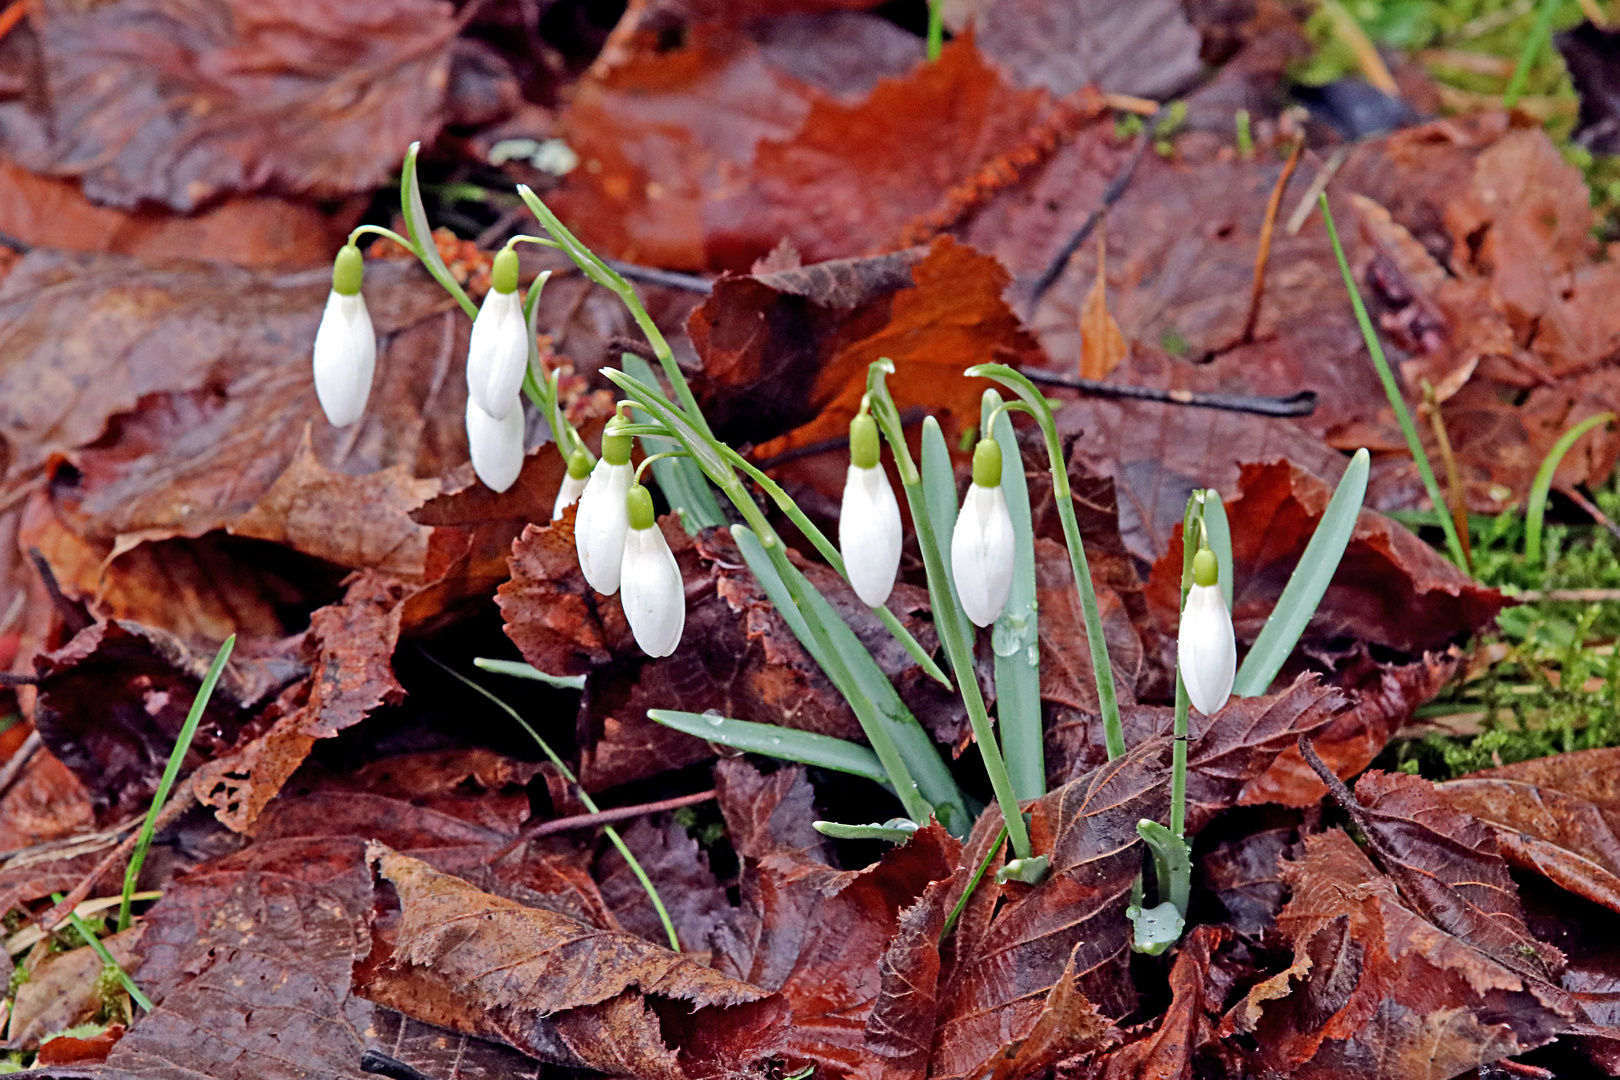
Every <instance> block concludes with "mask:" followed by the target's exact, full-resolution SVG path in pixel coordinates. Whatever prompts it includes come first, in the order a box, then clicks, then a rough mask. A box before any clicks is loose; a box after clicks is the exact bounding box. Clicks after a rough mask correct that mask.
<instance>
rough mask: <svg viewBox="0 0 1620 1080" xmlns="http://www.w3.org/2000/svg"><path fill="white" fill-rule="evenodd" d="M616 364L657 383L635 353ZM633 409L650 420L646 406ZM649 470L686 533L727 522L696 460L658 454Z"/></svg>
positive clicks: (636, 416)
mask: <svg viewBox="0 0 1620 1080" xmlns="http://www.w3.org/2000/svg"><path fill="white" fill-rule="evenodd" d="M619 366H620V367H621V368H623V369H624V370H625V372H626V373H627V374H629V375H630V376H632V377H633V378H636V379H640V380H641V381H642V382H644V383H646V384H647V385H648V386H657V385H658V378H657V376H655V375H654V374H653V369H652V365H651V364H649V363H647V361H645V360H643V359H642V358H641V357H639V356H637V355H636V354H635V353H624V354H622V355H621V356H620V358H619ZM632 412H633V413H634V419H635V420H636V422H637V423H641V424H646V423H650V422H652V416H651V415H650V414H649V413H648V412H647V411H646V410H645V409H633V410H632ZM652 473H653V478H654V479H656V480H657V481H658V488H659V490H660V491H662V492H663V493H664V500H665V501H666V502H668V503H669V505H670V507H671V508H672V509H674V510H675V511H677V512H678V513H679V514H680V516H681V526H682V527H683V528H685V529H686V531H687V533H688V534H690V535H696V534H697V533H698V532H699V531H700V530H702V529H706V528H708V527H710V526H713V525H724V524H725V523H726V516H725V514H723V513H722V512H721V511H720V503H719V502H718V501H717V500H716V499H715V497H714V489H713V488H712V487H710V486H709V481H708V478H707V477H705V476H704V475H703V470H702V469H700V468H698V464H697V462H695V461H693V460H692V459H691V458H659V459H658V460H657V461H655V462H653V463H652Z"/></svg>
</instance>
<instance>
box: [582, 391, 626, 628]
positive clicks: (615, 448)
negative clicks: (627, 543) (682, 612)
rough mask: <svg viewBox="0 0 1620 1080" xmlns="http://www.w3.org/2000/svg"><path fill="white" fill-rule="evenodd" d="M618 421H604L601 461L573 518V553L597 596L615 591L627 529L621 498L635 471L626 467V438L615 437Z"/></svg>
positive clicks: (610, 594) (621, 436)
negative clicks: (576, 554) (577, 555)
mask: <svg viewBox="0 0 1620 1080" xmlns="http://www.w3.org/2000/svg"><path fill="white" fill-rule="evenodd" d="M621 423H622V422H621V421H620V420H618V419H613V420H610V421H608V426H607V431H606V432H604V433H603V435H602V459H601V460H600V461H598V462H597V463H596V468H594V469H592V470H591V478H590V479H589V480H587V481H586V482H585V491H584V493H583V494H581V495H580V497H579V511H578V513H577V514H575V516H574V549H575V550H576V551H578V552H579V568H580V569H581V570H582V571H584V573H585V581H586V582H587V583H588V584H589V585H590V587H591V588H593V589H595V590H596V591H597V592H599V593H605V594H607V595H608V596H612V595H613V594H614V593H616V592H618V591H619V567H620V565H621V564H622V563H623V562H624V534H625V530H627V529H628V528H629V527H630V520H629V518H628V516H627V513H626V510H625V502H624V500H625V496H626V495H627V494H628V493H629V491H630V481H631V480H633V479H635V469H634V468H633V467H632V466H631V464H630V436H628V435H621V434H619V430H618V429H619V428H620V426H621Z"/></svg>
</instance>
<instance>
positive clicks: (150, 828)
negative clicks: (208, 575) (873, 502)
mask: <svg viewBox="0 0 1620 1080" xmlns="http://www.w3.org/2000/svg"><path fill="white" fill-rule="evenodd" d="M235 648H236V635H235V634H232V635H231V636H230V637H228V638H226V639H225V644H223V645H221V646H220V647H219V652H217V653H215V654H214V662H213V663H212V664H210V665H209V666H208V674H206V675H204V676H203V681H202V685H201V686H199V687H198V688H197V696H196V697H194V698H192V699H191V711H190V712H188V713H186V722H185V723H184V724H182V725H181V727H180V735H179V737H178V738H176V739H175V740H174V749H173V750H171V751H170V752H169V763H168V764H167V765H165V766H164V768H163V776H162V778H161V779H159V780H158V786H157V790H156V791H154V792H153V793H152V805H151V807H149V808H148V809H147V811H146V820H145V821H144V822H142V823H141V831H140V835H139V836H137V837H136V839H135V850H134V851H133V852H131V854H130V856H129V866H128V868H126V869H125V870H124V895H123V897H122V899H121V900H119V903H118V929H119V930H128V929H129V923H130V919H131V917H132V916H131V915H130V910H129V906H130V903H131V902H132V901H133V899H134V896H135V882H136V881H137V880H138V879H139V878H140V876H141V867H143V866H144V865H145V864H146V852H147V849H149V848H150V847H151V846H152V833H153V832H154V831H155V830H156V828H157V819H158V814H159V812H161V811H162V809H163V805H164V804H165V803H167V802H168V801H169V792H170V791H171V790H173V788H174V782H175V780H176V779H177V778H178V777H179V775H180V763H181V762H182V761H184V760H185V757H186V752H187V751H188V750H190V749H191V740H192V739H193V738H195V737H196V735H197V725H198V724H200V723H202V717H203V712H204V711H206V710H207V708H208V700H209V699H210V698H212V697H213V696H214V687H215V686H216V685H218V683H219V677H220V675H221V674H222V673H223V672H224V671H225V661H227V660H229V659H230V658H231V651H232V650H233V649H235ZM147 1007H148V1008H150V1007H151V1006H147Z"/></svg>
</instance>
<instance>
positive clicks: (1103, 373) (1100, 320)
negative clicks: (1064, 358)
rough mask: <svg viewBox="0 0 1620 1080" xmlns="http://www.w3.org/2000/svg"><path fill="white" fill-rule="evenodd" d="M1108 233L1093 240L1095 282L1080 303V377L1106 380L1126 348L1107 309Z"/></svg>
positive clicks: (1123, 338) (1123, 357) (1122, 336)
mask: <svg viewBox="0 0 1620 1080" xmlns="http://www.w3.org/2000/svg"><path fill="white" fill-rule="evenodd" d="M1107 243H1108V234H1107V233H1106V232H1103V233H1102V234H1100V238H1099V239H1098V241H1097V282H1096V284H1094V285H1092V287H1091V291H1090V292H1088V293H1087V294H1086V302H1085V303H1084V304H1082V305H1081V306H1080V377H1081V378H1082V379H1106V378H1108V376H1109V375H1110V374H1112V373H1113V370H1114V369H1115V368H1117V367H1119V365H1120V363H1121V362H1122V361H1123V360H1124V359H1125V356H1126V354H1127V353H1128V352H1129V351H1130V346H1129V345H1128V344H1126V342H1125V333H1124V331H1122V330H1120V328H1119V323H1118V322H1117V321H1115V319H1114V315H1113V312H1111V311H1109V310H1108V260H1107V253H1106V245H1107Z"/></svg>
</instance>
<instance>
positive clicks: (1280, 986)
mask: <svg viewBox="0 0 1620 1080" xmlns="http://www.w3.org/2000/svg"><path fill="white" fill-rule="evenodd" d="M1284 877H1285V880H1287V881H1288V882H1289V884H1290V885H1291V886H1292V888H1293V898H1292V899H1291V900H1290V901H1289V903H1288V906H1287V907H1286V908H1285V909H1284V911H1283V915H1282V918H1281V921H1280V927H1281V930H1282V932H1283V934H1284V935H1285V936H1286V937H1287V938H1288V939H1289V940H1290V941H1292V943H1293V946H1294V964H1293V966H1292V967H1290V968H1288V969H1287V970H1286V971H1284V972H1282V973H1280V974H1278V975H1275V976H1273V977H1272V978H1270V979H1267V980H1265V981H1264V982H1261V983H1260V984H1258V985H1257V986H1255V987H1254V988H1253V989H1252V990H1250V991H1249V994H1248V996H1247V997H1246V998H1245V999H1244V1000H1243V1001H1242V1002H1240V1003H1239V1004H1238V1005H1237V1006H1236V1007H1235V1008H1234V1009H1233V1010H1232V1011H1231V1012H1229V1013H1228V1014H1227V1017H1226V1019H1225V1021H1224V1022H1223V1024H1222V1029H1221V1034H1222V1036H1223V1037H1230V1036H1232V1035H1233V1034H1236V1033H1239V1032H1244V1033H1252V1035H1253V1037H1254V1039H1255V1045H1256V1046H1257V1049H1256V1050H1255V1052H1254V1053H1253V1054H1252V1058H1253V1061H1252V1067H1254V1068H1256V1069H1270V1070H1274V1071H1276V1072H1278V1073H1281V1074H1285V1075H1288V1076H1294V1077H1329V1076H1344V1075H1349V1074H1353V1075H1356V1076H1366V1077H1373V1078H1378V1077H1388V1078H1390V1080H1394V1078H1396V1077H1400V1078H1402V1080H1405V1078H1409V1077H1416V1078H1421V1080H1444V1078H1448V1077H1452V1076H1457V1075H1459V1074H1461V1073H1464V1072H1466V1071H1468V1070H1469V1069H1472V1068H1474V1067H1476V1066H1479V1065H1482V1064H1485V1063H1487V1062H1491V1061H1495V1060H1497V1059H1499V1058H1503V1057H1511V1056H1514V1055H1516V1054H1520V1053H1523V1052H1524V1051H1526V1050H1529V1049H1532V1048H1534V1047H1536V1046H1540V1045H1542V1044H1544V1043H1546V1042H1548V1041H1550V1040H1551V1039H1552V1038H1553V1037H1554V1036H1555V1035H1557V1034H1558V1033H1559V1032H1560V1031H1563V1030H1567V1029H1568V1028H1569V1027H1570V1026H1572V1025H1573V1024H1574V1023H1576V1022H1577V1019H1578V1018H1577V1015H1576V1007H1575V1005H1574V1004H1573V1002H1572V1001H1571V1000H1570V999H1569V998H1568V997H1567V995H1564V994H1563V992H1562V991H1559V990H1557V988H1556V987H1552V986H1548V985H1546V984H1538V983H1537V982H1536V981H1535V980H1531V979H1527V978H1525V977H1524V976H1522V975H1521V974H1520V973H1518V972H1517V971H1514V970H1513V969H1511V968H1508V967H1504V966H1503V965H1501V964H1499V963H1497V962H1496V961H1495V960H1493V959H1492V958H1490V957H1489V956H1486V955H1485V954H1483V953H1481V952H1479V951H1477V950H1476V949H1474V948H1473V947H1472V946H1471V945H1469V944H1468V943H1466V942H1464V941H1462V940H1461V939H1459V938H1456V937H1453V936H1452V935H1451V934H1449V933H1446V932H1445V931H1444V930H1441V929H1439V928H1438V927H1436V926H1434V925H1433V924H1431V923H1429V922H1427V921H1425V920H1424V919H1423V918H1422V917H1421V916H1419V915H1418V914H1417V913H1415V912H1414V911H1413V910H1412V909H1411V908H1410V907H1408V906H1407V904H1406V902H1405V901H1404V900H1403V898H1402V895H1401V893H1400V891H1398V890H1397V887H1396V884H1395V882H1394V881H1393V880H1392V879H1390V878H1387V877H1384V876H1383V875H1381V874H1379V873H1378V871H1377V870H1376V869H1374V867H1373V866H1372V864H1371V863H1369V862H1368V861H1367V857H1366V856H1365V855H1363V854H1362V853H1361V850H1360V849H1359V848H1357V847H1356V845H1355V844H1354V843H1353V842H1352V841H1351V840H1350V838H1349V837H1348V836H1346V835H1345V834H1344V833H1342V832H1339V831H1337V830H1334V831H1331V832H1327V833H1323V834H1320V835H1317V836H1313V837H1310V838H1309V839H1307V841H1306V852H1305V856H1304V858H1303V859H1302V860H1300V861H1298V862H1291V863H1288V864H1287V865H1286V868H1285V871H1284Z"/></svg>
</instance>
